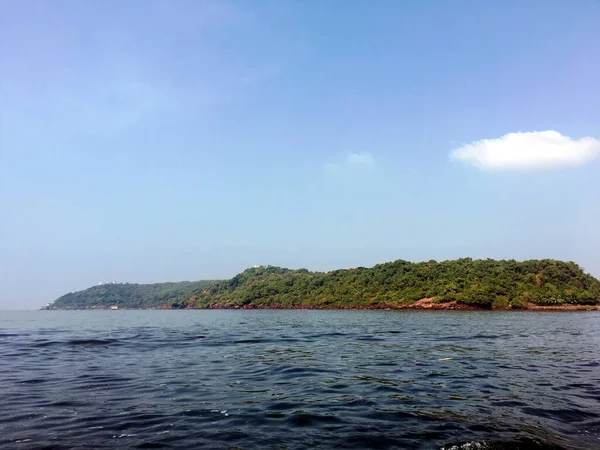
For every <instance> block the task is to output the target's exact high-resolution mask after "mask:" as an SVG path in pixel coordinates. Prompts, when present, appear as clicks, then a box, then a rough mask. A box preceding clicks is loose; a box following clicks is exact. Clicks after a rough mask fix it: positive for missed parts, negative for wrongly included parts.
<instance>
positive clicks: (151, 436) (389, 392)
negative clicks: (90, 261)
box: [0, 310, 600, 450]
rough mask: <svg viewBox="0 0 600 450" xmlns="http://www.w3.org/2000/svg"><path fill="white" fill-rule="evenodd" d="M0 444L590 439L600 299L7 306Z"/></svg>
mask: <svg viewBox="0 0 600 450" xmlns="http://www.w3.org/2000/svg"><path fill="white" fill-rule="evenodd" d="M0 448H2V449H16V450H18V449H88V450H89V449H115V448H116V449H120V448H123V449H154V448H165V449H200V448H206V449H213V448H214V449H331V448H336V449H446V450H449V449H452V450H474V449H481V450H483V449H521V450H525V449H527V450H528V449H546V448H548V449H586V450H589V449H600V312H483V311H481V312H479V311H314V310H290V311H286V310H234V311H232V310H189V311H160V310H156V311H124V310H119V311H27V312H17V311H11V312H0Z"/></svg>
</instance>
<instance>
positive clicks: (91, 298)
mask: <svg viewBox="0 0 600 450" xmlns="http://www.w3.org/2000/svg"><path fill="white" fill-rule="evenodd" d="M213 283H215V281H210V280H204V281H195V282H190V281H182V282H179V283H155V284H130V283H125V284H102V285H99V286H93V287H91V288H89V289H85V290H83V291H79V292H71V293H69V294H66V295H63V296H62V297H59V298H58V299H57V300H56V301H55V302H54V303H53V305H52V307H54V308H64V309H90V308H108V307H111V306H118V307H120V308H153V307H156V306H160V305H165V304H168V303H172V302H177V301H185V300H187V299H189V297H190V295H191V294H192V292H197V291H198V290H201V289H204V288H205V287H207V286H209V285H211V284H213Z"/></svg>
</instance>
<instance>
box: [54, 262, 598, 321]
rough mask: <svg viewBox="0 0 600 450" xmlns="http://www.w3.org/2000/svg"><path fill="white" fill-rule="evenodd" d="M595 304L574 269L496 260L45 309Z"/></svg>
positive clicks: (155, 288) (594, 287)
mask: <svg viewBox="0 0 600 450" xmlns="http://www.w3.org/2000/svg"><path fill="white" fill-rule="evenodd" d="M599 304H600V281H598V280H597V279H596V278H594V277H593V276H592V275H589V274H587V273H585V272H584V270H583V269H582V268H581V267H579V266H578V265H577V264H575V263H574V262H562V261H556V260H552V259H544V260H531V261H515V260H502V261H497V260H493V259H485V260H473V259H471V258H463V259H457V260H454V261H443V262H437V261H428V262H418V263H413V262H408V261H402V260H398V261H394V262H389V263H385V264H378V265H376V266H374V267H372V268H364V267H358V268H355V269H344V270H334V271H331V272H309V271H308V270H306V269H300V270H290V269H284V268H281V267H275V266H260V267H254V268H250V269H247V270H245V271H244V272H242V273H240V274H238V275H236V276H235V277H233V278H232V279H230V280H224V281H209V280H207V281H197V282H180V283H157V284H105V285H99V286H94V287H91V288H89V289H86V290H83V291H80V292H74V293H70V294H66V295H63V296H62V297H60V298H59V299H57V300H56V301H55V302H54V303H53V304H51V305H50V309H94V308H110V307H113V306H117V307H119V308H172V309H182V308H382V309H386V308H390V309H395V308H413V307H423V308H437V309H450V308H484V309H503V308H511V309H524V308H532V307H533V308H540V307H557V308H569V307H571V306H572V305H576V306H578V305H586V306H588V307H590V306H595V305H599Z"/></svg>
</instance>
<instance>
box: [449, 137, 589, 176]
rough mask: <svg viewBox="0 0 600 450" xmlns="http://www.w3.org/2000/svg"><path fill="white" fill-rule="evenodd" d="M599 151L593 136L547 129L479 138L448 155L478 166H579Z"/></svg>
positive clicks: (491, 168) (499, 167) (494, 168)
mask: <svg viewBox="0 0 600 450" xmlns="http://www.w3.org/2000/svg"><path fill="white" fill-rule="evenodd" d="M599 154H600V141H598V140H597V139H594V138H592V137H583V138H580V139H572V138H570V137H568V136H563V135H561V134H560V133H559V132H557V131H551V130H550V131H532V132H527V133H520V132H519V133H509V134H506V135H504V136H502V137H501V138H497V139H482V140H480V141H475V142H473V143H471V144H467V145H463V146H462V147H459V148H457V149H455V150H453V151H452V152H451V153H450V158H451V159H452V160H456V161H461V162H465V163H467V164H472V165H474V166H476V167H478V168H480V169H482V170H523V169H525V170H541V169H549V168H553V167H561V166H580V165H583V164H586V163H588V162H590V161H591V160H593V159H594V158H595V157H597V156H598V155H599Z"/></svg>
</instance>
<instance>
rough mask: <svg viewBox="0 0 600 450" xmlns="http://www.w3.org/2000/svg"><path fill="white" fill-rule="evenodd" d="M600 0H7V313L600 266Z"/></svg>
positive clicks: (0, 47)
mask: <svg viewBox="0 0 600 450" xmlns="http://www.w3.org/2000/svg"><path fill="white" fill-rule="evenodd" d="M598 17H600V3H599V2H596V1H593V0H581V1H579V2H577V3H576V4H575V3H573V2H568V1H558V0H555V1H541V0H532V1H530V2H518V1H505V2H496V3H494V4H491V3H488V2H486V3H482V2H472V1H466V0H465V1H457V2H453V3H452V4H451V5H450V4H446V3H444V2H441V1H428V2H396V1H392V0H382V1H380V2H377V3H372V2H359V1H351V2H348V1H341V0H332V1H330V2H327V3H319V2H302V3H301V2H280V1H275V0H273V1H269V0H265V1H260V2H242V1H219V2H216V1H191V0H190V1H185V0H181V1H178V2H176V3H173V2H167V1H141V0H131V1H128V2H125V3H122V2H117V1H115V0H108V1H105V2H76V1H71V0H60V1H59V0H50V1H45V2H44V1H34V0H31V1H27V2H11V1H8V0H5V1H2V0H0V207H1V208H2V211H3V215H2V220H0V255H1V258H0V309H32V308H38V307H39V306H41V305H42V304H45V303H47V302H51V301H53V300H55V299H56V298H57V297H59V296H60V295H62V294H64V293H67V292H71V291H76V290H80V289H84V288H87V287H90V286H92V285H95V284H97V283H98V282H99V281H109V280H117V281H125V282H132V283H147V282H162V281H180V280H200V279H222V278H230V277H232V276H233V275H235V274H236V273H238V272H240V271H242V270H244V269H245V268H247V267H250V266H254V265H256V264H272V265H278V266H283V267H289V268H301V267H303V268H307V269H309V270H331V269H337V268H347V267H356V266H372V265H374V264H378V263H382V262H386V261H392V260H396V259H406V260H411V261H422V260H425V261H426V260H430V259H436V260H445V259H455V258H459V257H472V258H488V257H489V258H495V259H517V260H524V259H534V258H554V259H561V260H572V261H575V262H576V263H578V264H579V265H581V266H582V267H584V268H585V269H586V271H588V272H589V273H591V274H593V275H595V276H596V277H600V257H599V256H598V255H600V233H598V231H597V229H598V223H599V222H600V201H599V200H600V176H599V174H600V142H599V140H598V139H600V108H598V106H599V105H600V89H598V80H600V60H599V59H598V58H596V57H595V55H596V54H597V53H598V49H600V28H599V27H598V26H597V23H598Z"/></svg>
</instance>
